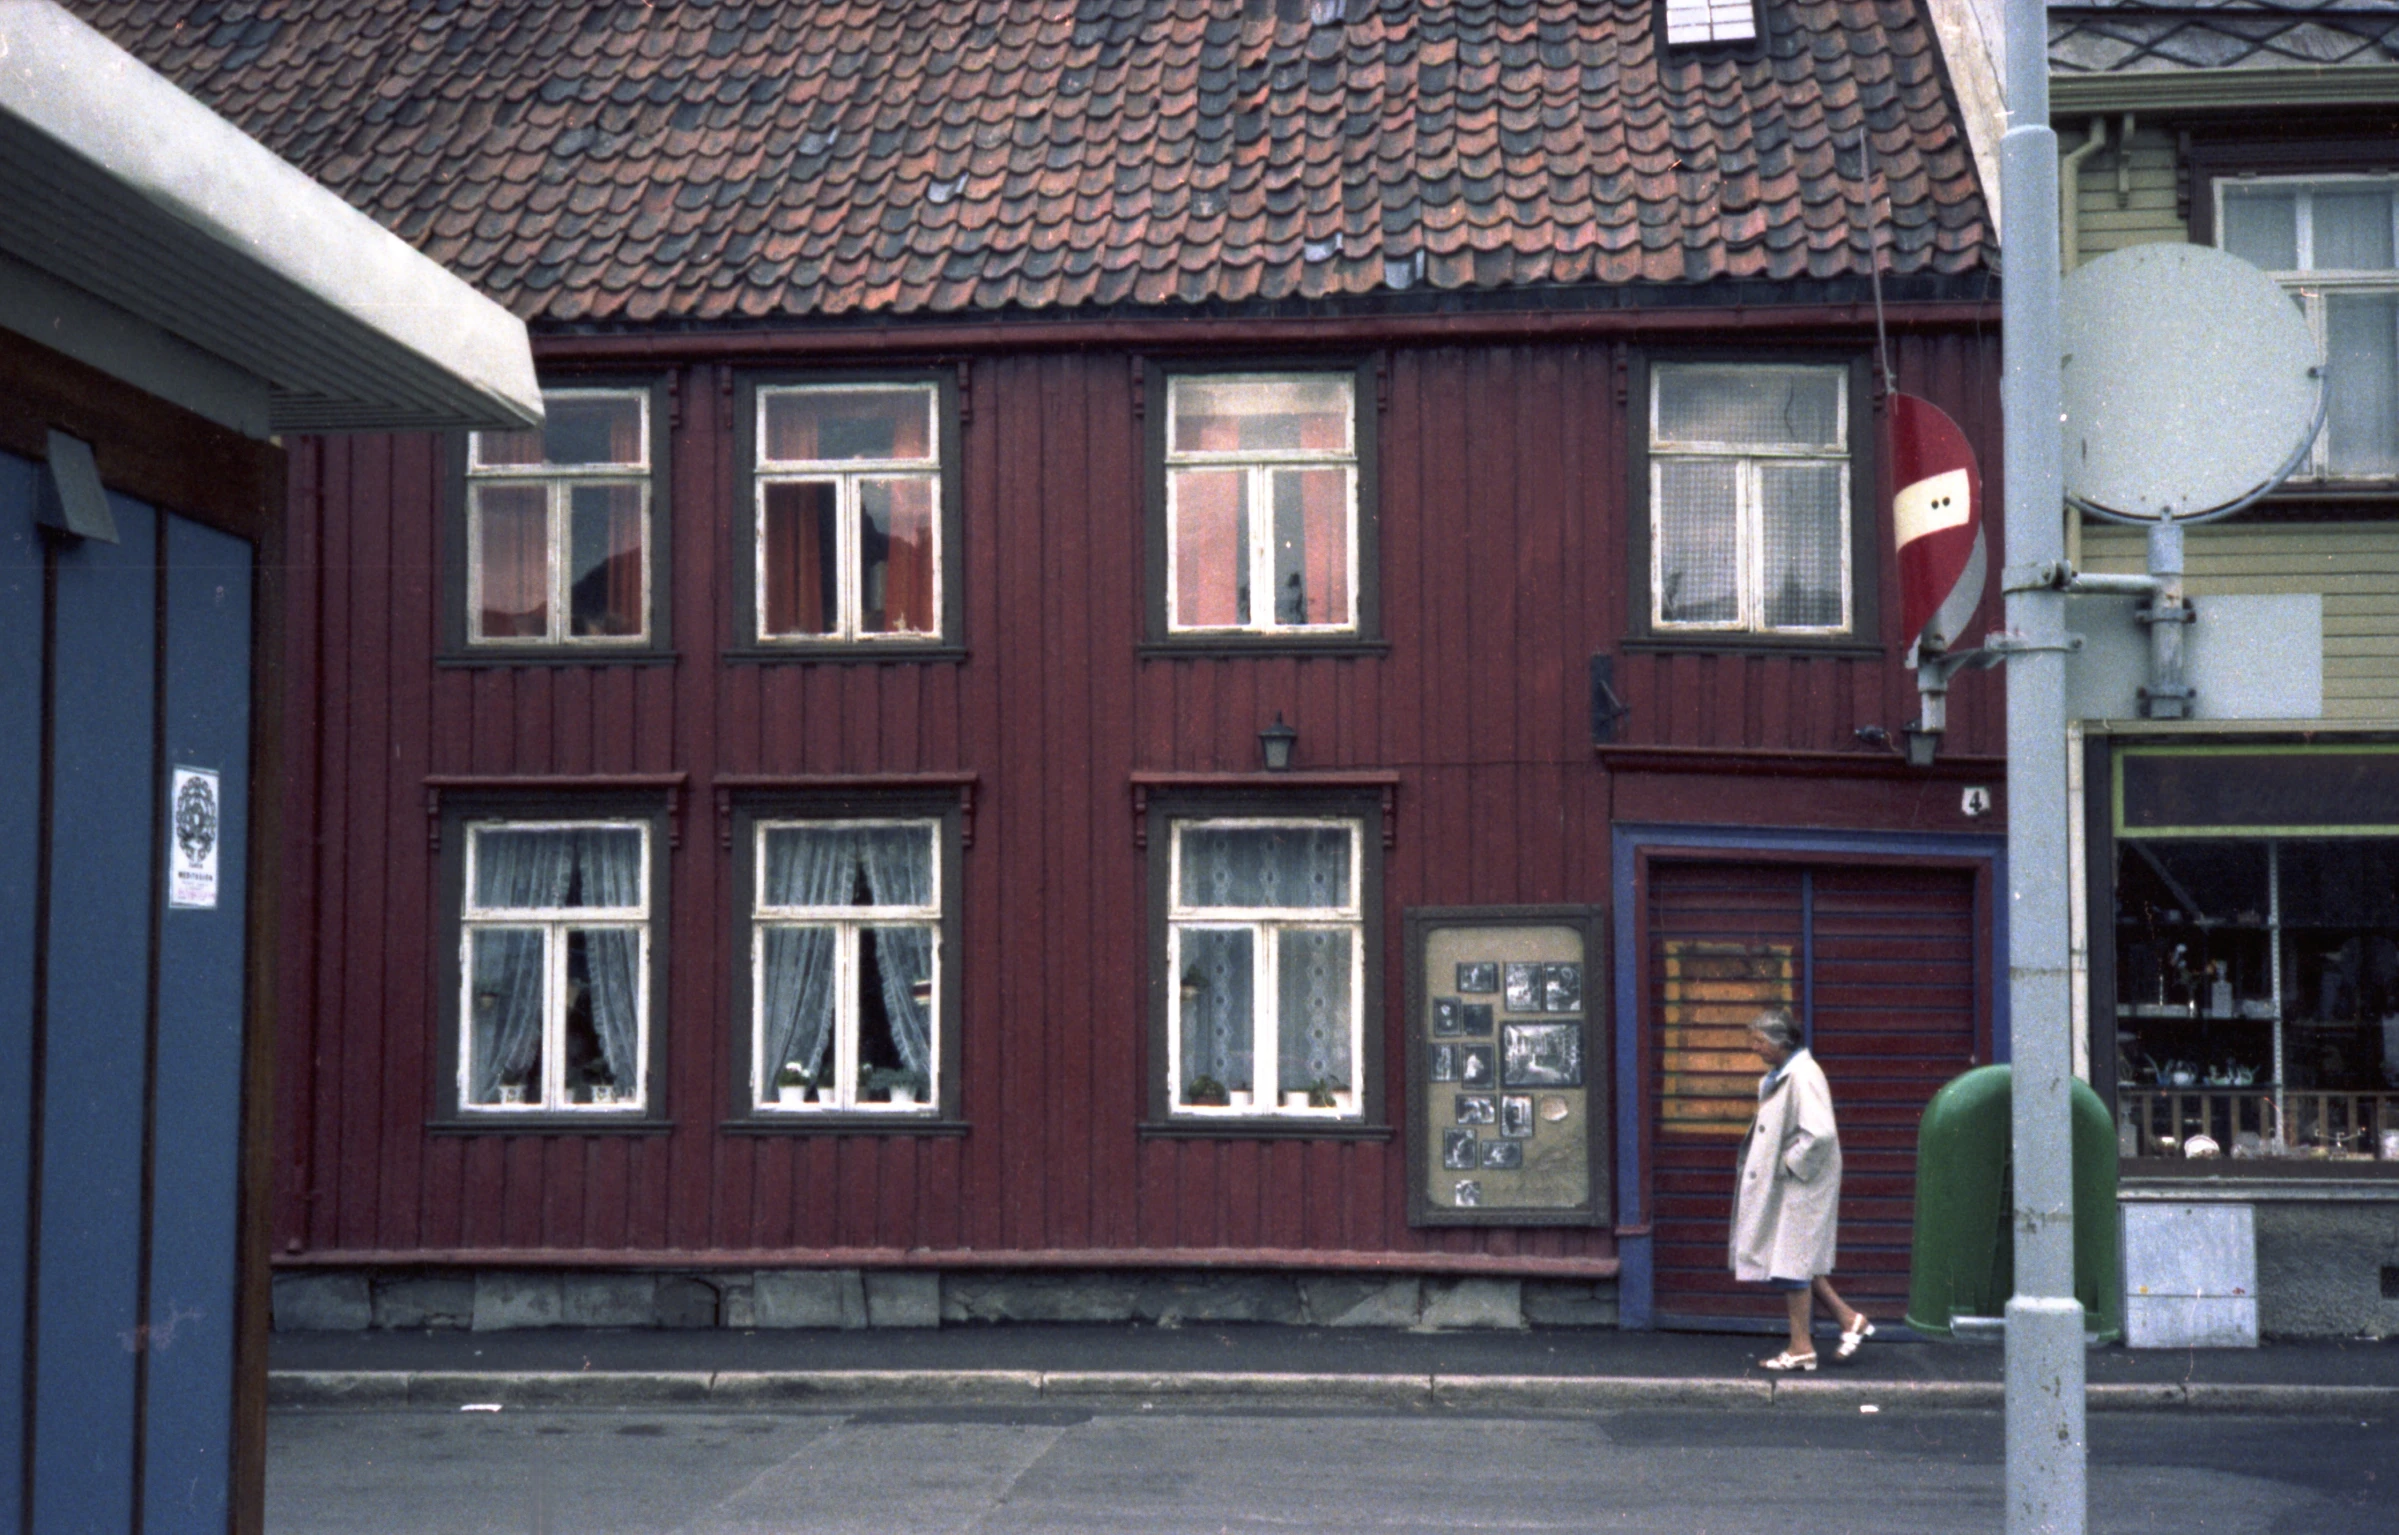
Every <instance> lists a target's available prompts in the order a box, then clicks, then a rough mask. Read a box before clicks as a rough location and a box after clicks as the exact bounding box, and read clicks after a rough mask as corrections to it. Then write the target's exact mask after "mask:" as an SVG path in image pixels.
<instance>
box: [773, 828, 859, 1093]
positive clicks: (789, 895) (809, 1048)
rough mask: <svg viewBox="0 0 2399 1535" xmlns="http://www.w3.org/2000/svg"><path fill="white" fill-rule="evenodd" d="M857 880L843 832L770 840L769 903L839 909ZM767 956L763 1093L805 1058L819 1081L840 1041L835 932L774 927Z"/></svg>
mask: <svg viewBox="0 0 2399 1535" xmlns="http://www.w3.org/2000/svg"><path fill="white" fill-rule="evenodd" d="M856 879H857V857H856V854H855V852H854V851H853V850H851V849H850V848H848V847H847V846H846V845H845V844H844V842H843V840H842V838H841V837H840V836H839V835H838V834H835V833H828V832H821V831H814V830H810V829H806V828H799V827H777V828H775V829H773V830H771V831H769V832H768V833H767V838H766V889H765V890H764V891H763V892H762V899H761V904H763V905H768V906H838V905H843V904H845V903H847V901H848V900H849V898H850V893H851V891H852V890H853V889H854V888H855V885H856ZM765 951H766V952H765V954H764V956H763V959H762V961H761V969H762V971H763V972H764V973H763V974H762V976H761V977H760V981H761V985H760V990H761V992H762V995H761V997H760V999H759V1006H760V1008H761V1012H760V1015H759V1033H760V1036H761V1038H760V1042H759V1043H760V1050H761V1057H760V1060H759V1070H758V1084H759V1093H760V1095H761V1096H762V1097H763V1096H765V1094H766V1093H767V1091H768V1089H769V1086H770V1084H772V1083H773V1081H774V1079H775V1073H776V1072H777V1071H779V1070H781V1069H782V1067H783V1066H784V1065H785V1063H787V1062H795V1061H796V1062H797V1063H798V1064H799V1066H800V1069H801V1070H803V1071H805V1072H807V1073H808V1075H809V1076H810V1078H811V1079H813V1080H817V1081H822V1080H823V1079H824V1073H823V1072H822V1071H820V1070H819V1065H820V1063H821V1062H822V1061H823V1060H824V1055H825V1047H826V1046H827V1045H828V1044H830V1043H831V1042H832V1038H833V930H832V929H831V928H829V927H770V928H768V929H767V930H766V944H765Z"/></svg>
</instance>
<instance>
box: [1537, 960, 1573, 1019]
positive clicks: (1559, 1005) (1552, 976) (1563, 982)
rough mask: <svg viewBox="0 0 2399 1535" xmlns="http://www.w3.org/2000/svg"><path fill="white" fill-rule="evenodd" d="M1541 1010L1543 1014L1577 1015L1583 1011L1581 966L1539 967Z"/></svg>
mask: <svg viewBox="0 0 2399 1535" xmlns="http://www.w3.org/2000/svg"><path fill="white" fill-rule="evenodd" d="M1541 1010H1542V1011H1543V1012H1545V1013H1579V1012H1581V1011H1582V1010H1583V967H1582V966H1580V965H1543V966H1542V967H1541Z"/></svg>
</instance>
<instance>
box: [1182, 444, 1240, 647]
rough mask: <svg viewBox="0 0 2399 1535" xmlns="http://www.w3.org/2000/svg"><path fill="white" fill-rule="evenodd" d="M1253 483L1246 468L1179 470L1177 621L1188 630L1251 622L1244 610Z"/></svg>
mask: <svg viewBox="0 0 2399 1535" xmlns="http://www.w3.org/2000/svg"><path fill="white" fill-rule="evenodd" d="M1248 478H1249V476H1248V472H1247V471H1245V470H1241V469H1181V470H1177V471H1175V475H1174V517H1175V528H1174V540H1175V622H1176V623H1177V624H1179V625H1181V626H1182V627H1184V628H1187V629H1203V628H1221V627H1226V626H1229V625H1233V624H1238V623H1241V622H1243V621H1245V619H1246V618H1247V617H1248V615H1247V614H1245V613H1243V612H1242V610H1241V577H1242V572H1243V568H1244V567H1245V566H1246V565H1247V564H1248V562H1249V535H1248V530H1247V528H1246V526H1245V519H1244V518H1243V516H1242V512H1243V506H1242V502H1243V500H1244V491H1245V489H1246V485H1247V481H1248Z"/></svg>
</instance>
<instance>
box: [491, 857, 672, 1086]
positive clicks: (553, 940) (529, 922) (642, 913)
mask: <svg viewBox="0 0 2399 1535" xmlns="http://www.w3.org/2000/svg"><path fill="white" fill-rule="evenodd" d="M465 831H466V856H465V870H466V882H465V888H464V889H463V890H462V891H461V893H460V896H459V903H458V912H459V918H458V1063H457V1066H458V1107H459V1111H460V1112H461V1113H463V1114H617V1115H631V1116H635V1117H638V1116H640V1115H642V1114H645V1113H647V1112H648V1109H649V1101H650V1010H651V997H650V973H651V972H650V944H651V939H652V932H651V923H650V911H651V905H652V892H651V888H650V887H651V884H652V882H653V879H652V876H653V870H652V868H651V864H650V823H649V822H648V821H644V820H620V819H615V818H596V819H576V820H566V821H513V820H497V819H482V820H473V821H469V822H467V823H466V827H465ZM487 831H500V832H546V831H633V832H638V833H640V835H641V894H642V899H641V902H640V904H638V905H635V906H621V907H612V906H559V907H536V906H481V905H478V904H477V903H476V900H475V890H476V878H475V876H476V867H475V866H476V862H477V858H478V856H479V854H480V852H481V845H482V840H483V834H484V833H485V832H487ZM586 928H607V929H614V930H618V931H622V930H624V929H627V928H630V929H633V930H635V931H637V932H638V933H640V935H641V947H640V956H639V960H638V964H637V967H636V971H635V973H636V974H638V975H639V976H640V977H641V1006H640V1009H639V1013H638V1017H639V1019H640V1022H639V1026H638V1028H637V1030H636V1036H635V1047H634V1060H635V1061H636V1062H637V1063H638V1069H639V1072H640V1080H639V1081H638V1082H637V1083H635V1085H634V1088H633V1092H632V1094H631V1096H630V1097H629V1098H620V1099H619V1100H617V1101H616V1102H614V1103H573V1102H569V1101H568V1099H567V1095H566V1003H567V995H566V981H567V956H566V949H567V944H566V935H567V932H568V930H570V929H586ZM523 929H535V930H538V931H539V932H540V933H541V934H542V964H543V977H544V978H543V990H542V1025H541V1099H540V1101H539V1102H534V1103H521V1104H520V1103H477V1102H475V1101H474V1062H475V1038H474V1017H475V934H477V933H478V932H487V931H497V930H523Z"/></svg>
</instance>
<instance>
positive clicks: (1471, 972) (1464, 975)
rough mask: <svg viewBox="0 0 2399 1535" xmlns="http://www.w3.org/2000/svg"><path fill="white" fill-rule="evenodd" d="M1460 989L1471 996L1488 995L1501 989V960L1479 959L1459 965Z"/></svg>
mask: <svg viewBox="0 0 2399 1535" xmlns="http://www.w3.org/2000/svg"><path fill="white" fill-rule="evenodd" d="M1458 990H1460V991H1462V992H1465V993H1466V994H1467V995H1468V996H1471V997H1486V996H1489V995H1490V994H1491V993H1493V992H1495V991H1497V990H1499V961H1498V960H1496V959H1478V960H1476V961H1474V962H1473V963H1472V964H1462V965H1460V966H1458Z"/></svg>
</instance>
